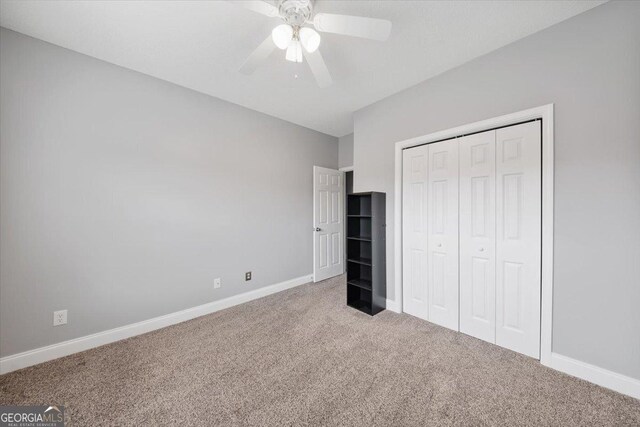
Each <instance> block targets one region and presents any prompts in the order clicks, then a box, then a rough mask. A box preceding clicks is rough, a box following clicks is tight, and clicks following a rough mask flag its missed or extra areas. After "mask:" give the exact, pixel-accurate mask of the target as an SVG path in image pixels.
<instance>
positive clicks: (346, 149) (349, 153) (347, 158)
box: [338, 133, 353, 168]
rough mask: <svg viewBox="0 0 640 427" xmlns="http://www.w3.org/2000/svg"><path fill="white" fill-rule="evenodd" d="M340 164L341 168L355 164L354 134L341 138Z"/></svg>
mask: <svg viewBox="0 0 640 427" xmlns="http://www.w3.org/2000/svg"><path fill="white" fill-rule="evenodd" d="M338 141H339V149H338V153H339V154H338V164H339V165H340V167H341V168H345V167H347V166H353V134H352V133H350V134H349V135H345V136H341V137H340V138H339V140H338Z"/></svg>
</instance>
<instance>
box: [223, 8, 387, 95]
mask: <svg viewBox="0 0 640 427" xmlns="http://www.w3.org/2000/svg"><path fill="white" fill-rule="evenodd" d="M234 3H236V4H240V5H242V6H244V7H245V8H247V9H249V10H252V11H254V12H257V13H260V14H262V15H265V16H268V17H272V18H273V17H280V18H281V19H282V20H283V21H284V22H285V23H284V24H280V25H278V26H277V27H275V28H274V29H273V31H272V32H271V34H270V35H269V36H268V37H267V38H266V39H265V40H264V41H263V42H262V43H261V44H260V46H258V48H257V49H256V50H254V51H253V53H252V54H251V55H249V57H248V58H247V59H246V61H245V62H244V64H242V66H241V67H240V72H241V73H243V74H251V73H253V72H254V71H255V70H256V68H258V66H260V64H261V63H262V62H263V61H265V60H266V59H267V57H269V55H271V53H272V52H273V51H274V50H275V49H276V48H278V49H281V50H285V49H286V51H287V52H286V59H287V61H292V62H302V58H303V57H304V58H306V60H307V63H308V64H309V68H311V72H312V73H313V75H314V77H315V79H316V82H317V83H318V86H320V87H327V86H330V85H331V83H332V81H333V80H332V79H331V74H330V73H329V70H328V69H327V66H326V65H325V63H324V59H323V58H322V55H321V54H320V51H319V50H318V47H319V46H320V41H321V36H320V34H318V31H319V32H321V33H334V34H343V35H345V36H352V37H362V38H365V39H371V40H378V41H385V40H386V39H387V38H388V37H389V34H390V33H391V22H389V21H387V20H385V19H375V18H364V17H360V16H349V15H336V14H332V13H316V14H315V15H314V14H313V0H278V2H277V6H274V5H272V4H271V3H267V2H265V1H261V0H252V1H234ZM311 26H313V27H314V28H315V30H314V29H313V28H311ZM316 30H317V31H316Z"/></svg>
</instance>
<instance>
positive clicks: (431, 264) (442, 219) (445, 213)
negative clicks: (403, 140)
mask: <svg viewBox="0 0 640 427" xmlns="http://www.w3.org/2000/svg"><path fill="white" fill-rule="evenodd" d="M428 149H429V152H428V154H429V167H428V187H429V188H428V191H427V196H428V199H427V200H428V201H427V205H428V214H427V227H428V236H427V242H428V255H429V256H428V262H427V270H428V283H429V286H428V289H429V294H428V302H429V303H428V306H429V308H428V311H429V321H431V322H433V323H437V324H439V325H442V326H445V327H447V328H450V329H454V330H456V331H457V330H458V141H457V140H455V139H452V140H448V141H442V142H437V143H434V144H429V145H428Z"/></svg>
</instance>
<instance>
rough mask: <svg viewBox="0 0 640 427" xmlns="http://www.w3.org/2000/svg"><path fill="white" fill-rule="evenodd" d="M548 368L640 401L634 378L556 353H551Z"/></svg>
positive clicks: (638, 384)
mask: <svg viewBox="0 0 640 427" xmlns="http://www.w3.org/2000/svg"><path fill="white" fill-rule="evenodd" d="M548 366H549V367H550V368H553V369H555V370H557V371H560V372H564V373H565V374H569V375H572V376H574V377H578V378H581V379H583V380H585V381H589V382H591V383H594V384H597V385H599V386H602V387H606V388H608V389H611V390H614V391H617V392H618V393H622V394H626V395H627V396H631V397H635V398H636V399H640V380H637V379H635V378H631V377H627V376H625V375H622V374H618V373H616V372H612V371H608V370H606V369H603V368H599V367H597V366H594V365H590V364H588V363H585V362H581V361H579V360H575V359H572V358H570V357H567V356H563V355H561V354H558V353H551V363H550V364H549V365H548Z"/></svg>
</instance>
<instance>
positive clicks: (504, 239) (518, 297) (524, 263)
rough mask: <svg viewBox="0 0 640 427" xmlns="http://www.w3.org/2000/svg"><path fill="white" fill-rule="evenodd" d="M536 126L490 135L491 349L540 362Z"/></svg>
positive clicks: (538, 144)
mask: <svg viewBox="0 0 640 427" xmlns="http://www.w3.org/2000/svg"><path fill="white" fill-rule="evenodd" d="M541 149H542V147H541V130H540V122H539V121H535V122H529V123H523V124H521V125H516V126H510V127H505V128H502V129H498V130H496V225H497V227H496V235H497V240H496V308H497V310H496V344H498V345H500V346H502V347H506V348H509V349H511V350H514V351H517V352H520V353H523V354H526V355H528V356H531V357H535V358H540V295H541V290H540V287H541V282H540V278H541V271H540V268H541V244H542V238H541V232H542V200H541V197H542V181H541V179H542V176H541V173H542V172H541V163H542V159H541V154H542V153H541Z"/></svg>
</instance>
